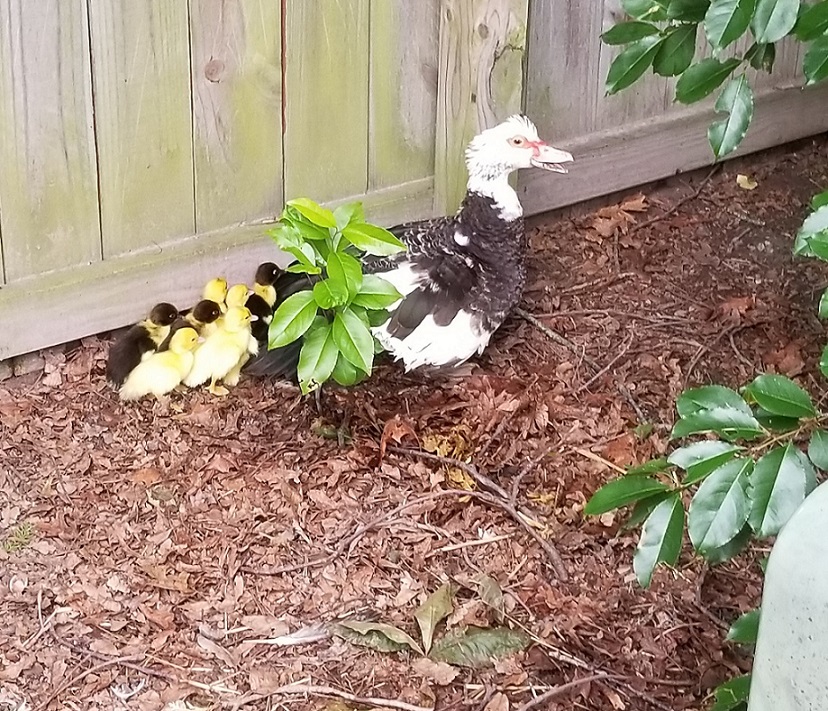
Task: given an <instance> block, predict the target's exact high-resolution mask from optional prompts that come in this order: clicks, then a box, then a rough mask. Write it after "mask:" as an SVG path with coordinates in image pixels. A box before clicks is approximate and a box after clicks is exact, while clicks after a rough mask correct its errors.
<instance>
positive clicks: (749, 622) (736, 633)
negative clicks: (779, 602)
mask: <svg viewBox="0 0 828 711" xmlns="http://www.w3.org/2000/svg"><path fill="white" fill-rule="evenodd" d="M759 612H760V610H759V608H758V607H757V608H756V609H755V610H751V611H750V612H746V613H745V614H744V615H740V616H739V617H737V618H736V620H735V621H734V622H733V624H732V625H731V626H730V629H729V630H728V632H727V637H725V639H726V640H727V641H728V642H736V643H737V644H756V635H757V633H758V632H759Z"/></svg>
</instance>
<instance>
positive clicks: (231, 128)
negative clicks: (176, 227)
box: [190, 0, 282, 232]
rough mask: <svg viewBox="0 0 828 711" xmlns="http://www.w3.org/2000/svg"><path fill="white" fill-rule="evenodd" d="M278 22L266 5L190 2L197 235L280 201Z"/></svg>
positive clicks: (274, 207)
mask: <svg viewBox="0 0 828 711" xmlns="http://www.w3.org/2000/svg"><path fill="white" fill-rule="evenodd" d="M280 24H281V8H280V3H278V2H272V1H271V0H239V1H238V2H232V3H228V2H226V0H190V28H191V29H190V36H191V38H192V91H193V132H194V153H195V186H196V228H197V231H198V232H206V231H209V230H215V229H219V228H221V227H225V226H227V225H230V224H236V223H241V222H246V221H249V220H252V219H255V218H261V217H265V216H270V215H273V214H275V213H276V212H277V211H278V209H279V206H280V204H281V201H282V129H281V123H282V108H281V90H282V87H281V82H282V79H281V57H280V52H281V39H280V32H281V30H280Z"/></svg>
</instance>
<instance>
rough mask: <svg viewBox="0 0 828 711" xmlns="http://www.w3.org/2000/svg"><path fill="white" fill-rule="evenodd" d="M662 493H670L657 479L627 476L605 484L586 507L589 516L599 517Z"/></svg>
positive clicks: (585, 511) (585, 510) (585, 512)
mask: <svg viewBox="0 0 828 711" xmlns="http://www.w3.org/2000/svg"><path fill="white" fill-rule="evenodd" d="M661 491H668V487H667V486H666V485H665V484H662V483H661V482H660V481H657V480H656V479H652V478H651V477H648V476H625V477H621V478H620V479H615V480H614V481H611V482H610V483H609V484H604V486H602V487H601V488H600V489H598V491H596V492H595V493H594V494H593V495H592V498H591V499H590V500H589V501H588V502H587V505H586V506H585V507H584V514H585V515H587V516H598V515H600V514H602V513H606V512H607V511H612V510H613V509H620V508H621V507H622V506H626V505H627V504H632V503H634V502H635V501H639V500H640V499H646V498H647V497H649V496H652V495H653V494H658V493H659V492H661Z"/></svg>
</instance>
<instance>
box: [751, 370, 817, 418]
mask: <svg viewBox="0 0 828 711" xmlns="http://www.w3.org/2000/svg"><path fill="white" fill-rule="evenodd" d="M745 392H746V394H748V395H749V397H751V398H752V399H753V400H754V401H755V402H756V403H757V404H759V405H760V406H761V407H763V408H764V409H765V410H767V411H768V412H771V413H773V414H774V415H782V416H783V417H812V416H814V415H815V414H816V410H815V409H814V404H813V403H812V402H811V396H810V395H808V393H806V392H805V391H804V390H803V389H802V388H801V387H799V386H798V385H797V384H796V383H795V382H794V381H793V380H791V379H790V378H786V377H785V376H784V375H760V376H758V377H757V378H755V379H754V380H753V382H752V383H751V384H750V385H748V386H747V388H746V390H745Z"/></svg>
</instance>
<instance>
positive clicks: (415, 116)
mask: <svg viewBox="0 0 828 711" xmlns="http://www.w3.org/2000/svg"><path fill="white" fill-rule="evenodd" d="M439 25H440V0H418V2H416V3H398V2H388V0H372V2H371V80H370V83H371V113H370V119H369V120H370V137H369V146H368V148H369V158H368V188H369V190H374V189H377V188H384V187H389V186H392V185H399V184H400V183H405V182H408V181H411V180H417V179H418V178H426V177H428V176H430V175H433V174H434V124H435V118H436V116H437V59H438V57H437V52H438V46H437V35H438V29H439Z"/></svg>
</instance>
